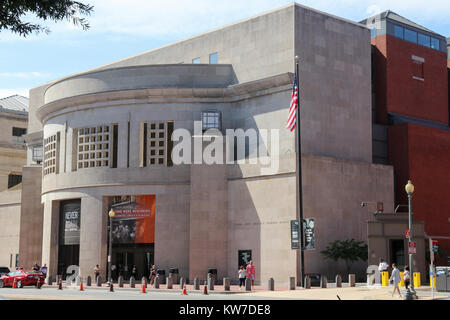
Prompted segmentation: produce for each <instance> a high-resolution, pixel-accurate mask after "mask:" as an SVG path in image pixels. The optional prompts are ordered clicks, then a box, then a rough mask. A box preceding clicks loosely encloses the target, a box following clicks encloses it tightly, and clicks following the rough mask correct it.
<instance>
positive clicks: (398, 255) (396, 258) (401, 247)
mask: <svg viewBox="0 0 450 320" xmlns="http://www.w3.org/2000/svg"><path fill="white" fill-rule="evenodd" d="M390 249H391V250H390V251H391V252H390V253H391V263H395V264H396V265H397V268H401V269H403V267H404V266H405V265H406V260H405V241H404V240H403V239H395V240H391V241H390Z"/></svg>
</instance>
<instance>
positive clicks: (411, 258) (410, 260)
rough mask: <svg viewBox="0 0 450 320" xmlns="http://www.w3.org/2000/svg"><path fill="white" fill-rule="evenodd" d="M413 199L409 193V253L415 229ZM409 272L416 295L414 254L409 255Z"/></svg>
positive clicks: (412, 289)
mask: <svg viewBox="0 0 450 320" xmlns="http://www.w3.org/2000/svg"><path fill="white" fill-rule="evenodd" d="M411 199H412V193H408V211H409V215H408V216H409V219H408V227H409V238H408V251H409V248H410V246H409V244H410V243H411V242H412V241H411V240H412V238H413V228H412V219H413V218H412V204H411ZM409 272H410V275H411V277H412V278H411V282H410V286H411V292H412V293H413V294H415V293H416V291H415V290H414V270H413V256H412V254H409Z"/></svg>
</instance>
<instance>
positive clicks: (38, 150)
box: [32, 146, 43, 164]
mask: <svg viewBox="0 0 450 320" xmlns="http://www.w3.org/2000/svg"><path fill="white" fill-rule="evenodd" d="M42 151H43V148H42V146H35V147H33V149H32V160H33V161H35V162H37V163H38V164H40V163H41V162H42Z"/></svg>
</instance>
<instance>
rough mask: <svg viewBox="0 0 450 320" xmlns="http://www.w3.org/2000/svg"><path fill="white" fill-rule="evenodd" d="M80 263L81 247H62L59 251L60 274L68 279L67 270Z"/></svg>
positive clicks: (75, 245)
mask: <svg viewBox="0 0 450 320" xmlns="http://www.w3.org/2000/svg"><path fill="white" fill-rule="evenodd" d="M79 263H80V245H79V244H74V245H60V246H59V250H58V274H59V275H62V278H63V279H66V276H67V268H68V267H69V266H72V265H75V266H78V265H79Z"/></svg>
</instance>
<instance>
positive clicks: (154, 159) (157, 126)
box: [145, 122, 166, 164]
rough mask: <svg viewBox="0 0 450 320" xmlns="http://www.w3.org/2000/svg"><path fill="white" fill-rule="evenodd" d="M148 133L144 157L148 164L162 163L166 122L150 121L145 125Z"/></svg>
mask: <svg viewBox="0 0 450 320" xmlns="http://www.w3.org/2000/svg"><path fill="white" fill-rule="evenodd" d="M147 131H149V133H150V135H149V138H148V141H147V148H146V149H147V150H148V153H147V155H146V157H145V158H147V159H148V163H149V164H164V161H165V158H166V157H165V155H166V123H165V122H158V123H150V124H148V125H147Z"/></svg>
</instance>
